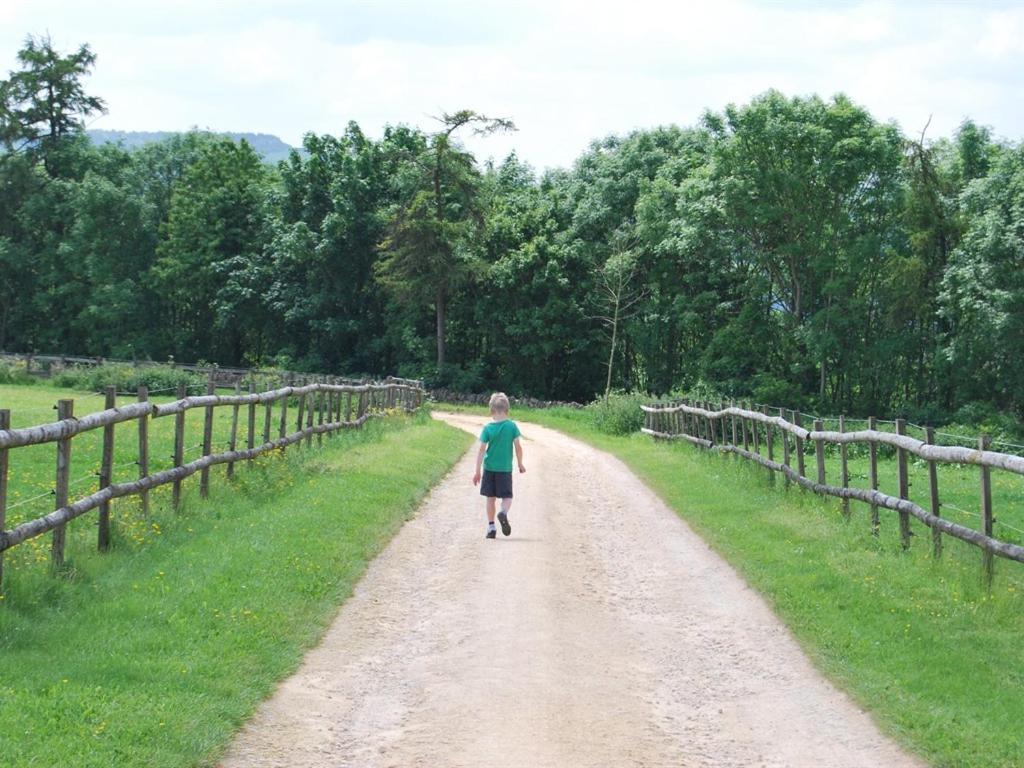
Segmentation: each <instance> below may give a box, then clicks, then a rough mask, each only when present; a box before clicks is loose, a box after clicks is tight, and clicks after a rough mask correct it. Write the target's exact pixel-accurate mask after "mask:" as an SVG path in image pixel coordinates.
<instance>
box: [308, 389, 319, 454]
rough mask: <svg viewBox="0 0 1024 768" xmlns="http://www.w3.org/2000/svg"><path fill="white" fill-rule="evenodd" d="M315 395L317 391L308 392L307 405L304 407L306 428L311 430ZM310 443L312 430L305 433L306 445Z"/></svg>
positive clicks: (311, 441)
mask: <svg viewBox="0 0 1024 768" xmlns="http://www.w3.org/2000/svg"><path fill="white" fill-rule="evenodd" d="M316 395H317V393H315V392H310V393H309V395H308V397H309V405H308V406H307V407H306V429H309V430H311V429H312V427H313V410H314V406H315V404H316ZM312 445H313V432H312V431H310V432H309V434H307V435H306V447H307V448H309V447H310V446H312Z"/></svg>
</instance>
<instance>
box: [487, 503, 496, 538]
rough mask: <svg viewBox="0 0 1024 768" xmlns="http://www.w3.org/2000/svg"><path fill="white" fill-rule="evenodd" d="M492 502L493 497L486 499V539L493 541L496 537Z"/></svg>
mask: <svg viewBox="0 0 1024 768" xmlns="http://www.w3.org/2000/svg"><path fill="white" fill-rule="evenodd" d="M494 502H495V498H494V497H493V496H488V497H487V538H488V539H493V538H494V537H495V536H497V535H498V533H497V529H496V528H495V527H494Z"/></svg>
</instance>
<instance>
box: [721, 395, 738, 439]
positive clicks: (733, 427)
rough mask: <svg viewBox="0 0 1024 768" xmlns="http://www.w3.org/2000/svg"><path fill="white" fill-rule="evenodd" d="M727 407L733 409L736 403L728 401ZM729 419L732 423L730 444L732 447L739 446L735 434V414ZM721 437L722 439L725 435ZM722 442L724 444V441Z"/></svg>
mask: <svg viewBox="0 0 1024 768" xmlns="http://www.w3.org/2000/svg"><path fill="white" fill-rule="evenodd" d="M729 405H730V406H731V407H733V408H735V407H736V401H735V400H730V401H729ZM729 418H730V419H731V421H732V444H733V445H734V446H736V445H739V437H738V436H737V435H738V434H739V433H738V432H737V429H736V414H732V415H731V416H730V417H729ZM722 437H723V438H724V437H725V435H724V434H723V435H722ZM723 442H724V440H723Z"/></svg>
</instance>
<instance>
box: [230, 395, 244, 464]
mask: <svg viewBox="0 0 1024 768" xmlns="http://www.w3.org/2000/svg"><path fill="white" fill-rule="evenodd" d="M241 394H242V382H240V381H236V382H235V397H238V396H239V395H241ZM239 408H241V406H240V405H239V404H238V403H235V404H234V405H233V406H232V407H231V436H230V437H229V438H228V450H229V451H231V452H232V453H234V452H235V448H236V447H238V409H239ZM234 476H235V462H233V461H229V462H228V479H230V478H232V477H234Z"/></svg>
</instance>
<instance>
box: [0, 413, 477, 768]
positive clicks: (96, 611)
mask: <svg viewBox="0 0 1024 768" xmlns="http://www.w3.org/2000/svg"><path fill="white" fill-rule="evenodd" d="M469 440H470V438H469V436H467V435H464V434H462V433H460V432H458V431H456V430H453V429H451V428H449V427H446V426H444V425H442V424H439V423H436V422H432V421H431V420H430V419H428V418H427V417H426V416H424V415H420V416H416V417H398V416H396V417H393V418H390V419H388V420H381V421H373V422H371V423H370V424H368V425H367V428H366V429H365V430H363V431H361V432H346V433H343V434H341V435H339V436H337V437H335V438H333V439H330V440H325V441H324V447H323V448H322V449H316V448H314V449H312V450H308V451H307V450H305V449H303V450H290V451H289V452H288V454H286V456H285V457H284V458H283V460H282V459H281V458H280V457H265V458H263V459H261V460H258V461H256V462H253V463H252V464H251V465H246V466H241V467H239V468H238V471H237V472H236V479H235V481H234V482H233V483H228V482H227V481H226V480H223V479H222V478H218V481H217V482H214V483H213V484H212V493H211V497H210V499H209V500H208V501H207V502H200V501H199V500H198V499H197V498H195V497H194V496H193V495H188V496H187V497H186V504H185V505H184V508H183V509H182V511H181V512H180V513H179V514H177V515H175V514H173V513H171V512H170V511H169V510H168V509H167V506H166V505H165V504H159V503H158V504H156V505H155V508H154V511H153V513H152V515H151V516H150V517H149V518H148V519H147V520H146V521H145V527H144V531H145V533H144V534H143V535H142V538H144V542H141V543H140V542H138V541H136V539H135V538H134V537H127V536H126V537H123V538H122V539H121V540H120V541H116V542H115V545H116V546H115V549H114V551H113V552H112V553H110V554H108V555H103V556H101V555H98V554H96V553H95V552H94V551H93V549H92V548H91V547H80V548H77V549H74V550H73V551H72V552H71V559H70V560H69V568H68V569H67V570H66V571H65V572H64V573H63V574H61V576H59V577H57V576H53V575H51V574H49V573H47V572H46V571H45V569H39V568H34V567H25V568H10V569H8V571H9V572H8V574H7V576H8V580H7V588H8V591H7V594H6V598H5V600H4V602H3V603H0V657H2V658H3V664H2V668H0V756H2V760H0V762H2V763H3V765H4V766H5V767H6V766H10V767H11V768H20V767H21V766H38V765H54V766H56V765H60V766H76V767H79V766H81V767H89V768H91V767H92V766H95V767H96V768H100V767H101V766H102V767H103V768H106V766H111V765H119V766H129V765H131V766H135V765H137V766H147V767H150V766H152V767H154V768H156V767H158V766H159V767H163V766H167V767H170V766H175V767H177V766H191V765H212V764H214V763H215V761H216V759H217V758H218V756H219V755H220V753H221V751H222V749H223V748H224V746H225V744H226V743H227V742H228V741H229V740H230V738H231V736H232V734H233V733H234V732H235V731H236V730H237V728H238V727H239V726H240V725H241V724H242V723H243V722H244V721H245V720H246V718H247V717H248V716H249V715H250V714H251V713H252V711H253V710H254V708H255V707H256V705H257V704H258V703H259V702H260V701H261V700H262V699H263V698H265V697H266V696H267V695H268V694H269V693H270V692H271V691H272V690H273V688H274V686H275V684H276V683H277V682H278V681H279V680H280V679H282V678H283V677H285V676H286V675H288V674H289V673H291V672H292V671H293V670H294V669H295V668H296V667H297V665H298V663H299V661H300V660H301V658H302V655H303V653H304V652H305V651H306V650H308V649H309V648H310V647H311V646H313V645H314V644H315V643H316V641H317V639H318V638H319V637H320V635H321V634H322V633H323V631H324V629H325V628H326V626H327V625H328V624H329V622H330V620H331V618H332V617H333V616H334V614H335V613H336V611H337V608H338V605H339V604H340V603H341V602H342V601H343V600H344V599H345V597H346V596H347V595H348V594H349V593H350V592H351V590H352V587H353V585H354V583H355V582H356V580H357V579H358V578H359V576H360V574H361V573H362V572H363V570H364V568H365V566H366V564H367V563H368V562H369V561H370V560H371V559H372V558H373V556H374V555H375V554H376V553H377V552H378V551H379V550H380V549H381V548H382V547H383V545H384V544H385V543H386V542H387V541H388V540H389V539H390V538H391V536H392V535H393V534H394V533H395V531H396V530H397V529H398V528H399V527H400V525H401V524H402V522H403V521H404V520H405V519H406V518H407V516H408V515H409V513H410V512H411V511H412V510H413V509H414V507H415V506H416V504H417V502H418V501H419V499H420V498H422V496H423V495H424V494H425V493H426V491H427V490H428V489H429V488H430V487H431V486H432V485H433V484H434V483H435V482H436V481H437V480H438V479H440V478H441V477H442V476H443V475H444V473H445V472H446V471H447V470H448V469H449V468H450V467H451V465H452V464H453V463H454V462H455V461H456V460H457V458H458V457H459V456H460V455H461V454H462V453H463V452H464V451H465V449H466V447H467V444H468V442H469ZM87 519H88V517H87V518H83V519H81V520H78V521H76V523H79V524H82V525H80V527H82V528H89V527H91V526H89V525H86V524H84V523H86V520H87ZM72 527H74V524H72ZM15 551H16V550H15ZM29 565H31V564H29Z"/></svg>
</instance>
